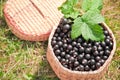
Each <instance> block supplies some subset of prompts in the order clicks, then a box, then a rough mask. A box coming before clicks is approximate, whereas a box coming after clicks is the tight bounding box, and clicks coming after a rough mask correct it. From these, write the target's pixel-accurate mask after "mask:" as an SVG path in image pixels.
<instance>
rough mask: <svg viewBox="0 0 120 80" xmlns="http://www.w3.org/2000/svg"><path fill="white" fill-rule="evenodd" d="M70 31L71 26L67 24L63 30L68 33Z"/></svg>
mask: <svg viewBox="0 0 120 80" xmlns="http://www.w3.org/2000/svg"><path fill="white" fill-rule="evenodd" d="M69 29H70V25H69V24H65V25H64V26H63V30H64V31H65V32H66V31H68V30H69Z"/></svg>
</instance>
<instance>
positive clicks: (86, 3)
mask: <svg viewBox="0 0 120 80" xmlns="http://www.w3.org/2000/svg"><path fill="white" fill-rule="evenodd" d="M91 5H92V0H83V3H82V9H83V10H84V11H85V12H86V11H88V10H89V9H90V8H91Z"/></svg>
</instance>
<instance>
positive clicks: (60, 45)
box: [51, 18, 113, 71]
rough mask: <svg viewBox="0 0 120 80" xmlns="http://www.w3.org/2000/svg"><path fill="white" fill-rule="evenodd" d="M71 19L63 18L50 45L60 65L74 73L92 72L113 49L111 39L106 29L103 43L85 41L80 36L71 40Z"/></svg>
mask: <svg viewBox="0 0 120 80" xmlns="http://www.w3.org/2000/svg"><path fill="white" fill-rule="evenodd" d="M72 24H73V23H72V22H71V19H66V18H63V19H62V20H61V22H60V24H59V25H58V27H57V29H56V31H55V33H54V35H53V38H52V41H51V45H52V48H53V51H54V54H55V56H56V57H57V59H58V60H59V61H60V63H61V64H62V65H63V66H64V67H66V68H68V69H70V70H74V71H94V70H97V69H99V68H100V67H101V66H102V65H103V64H104V63H105V61H106V60H107V59H108V57H109V55H110V53H111V50H112V49H113V39H112V37H111V36H110V34H109V32H108V31H107V30H106V29H103V30H104V35H105V40H104V42H95V41H91V40H89V41H85V40H84V39H83V37H82V36H79V37H78V38H77V39H75V40H72V39H71V37H70V33H71V25H72Z"/></svg>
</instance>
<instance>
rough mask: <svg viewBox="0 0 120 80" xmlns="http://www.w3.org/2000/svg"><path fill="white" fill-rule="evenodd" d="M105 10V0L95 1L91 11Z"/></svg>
mask: <svg viewBox="0 0 120 80" xmlns="http://www.w3.org/2000/svg"><path fill="white" fill-rule="evenodd" d="M102 8H103V0H93V2H92V6H91V8H90V9H92V10H93V9H98V10H101V9H102Z"/></svg>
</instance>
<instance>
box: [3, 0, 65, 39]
mask: <svg viewBox="0 0 120 80" xmlns="http://www.w3.org/2000/svg"><path fill="white" fill-rule="evenodd" d="M64 1H65V0H58V1H57V0H8V2H7V3H6V7H5V10H4V12H5V13H6V14H7V16H10V17H11V18H12V20H14V21H15V23H16V25H17V29H18V30H21V31H22V32H23V34H28V35H29V36H31V35H34V36H37V35H41V36H42V35H44V36H45V34H48V33H50V31H51V29H52V27H53V26H57V25H58V23H59V21H60V18H61V17H62V16H63V15H62V14H61V13H60V12H59V11H58V9H57V8H58V7H59V6H60V5H61V4H62V3H63V2H64ZM57 2H58V3H57ZM26 37H27V36H26Z"/></svg>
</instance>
